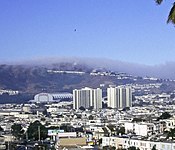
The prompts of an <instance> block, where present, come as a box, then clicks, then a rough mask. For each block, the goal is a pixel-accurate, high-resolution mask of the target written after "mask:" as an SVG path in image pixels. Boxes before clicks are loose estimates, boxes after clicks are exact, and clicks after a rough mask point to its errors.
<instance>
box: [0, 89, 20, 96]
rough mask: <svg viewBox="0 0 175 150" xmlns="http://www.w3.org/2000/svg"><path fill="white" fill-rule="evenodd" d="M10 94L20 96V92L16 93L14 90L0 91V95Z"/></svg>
mask: <svg viewBox="0 0 175 150" xmlns="http://www.w3.org/2000/svg"><path fill="white" fill-rule="evenodd" d="M5 93H7V94H9V95H18V94H19V91H14V90H2V89H0V95H2V94H5Z"/></svg>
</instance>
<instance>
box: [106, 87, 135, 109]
mask: <svg viewBox="0 0 175 150" xmlns="http://www.w3.org/2000/svg"><path fill="white" fill-rule="evenodd" d="M107 99H108V107H111V108H117V109H122V108H125V107H131V106H132V92H131V88H130V87H128V86H119V87H115V86H110V87H109V88H108V89H107Z"/></svg>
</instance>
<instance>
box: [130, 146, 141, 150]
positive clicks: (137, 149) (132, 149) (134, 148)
mask: <svg viewBox="0 0 175 150" xmlns="http://www.w3.org/2000/svg"><path fill="white" fill-rule="evenodd" d="M128 150H140V149H139V148H136V147H135V146H131V147H129V148H128Z"/></svg>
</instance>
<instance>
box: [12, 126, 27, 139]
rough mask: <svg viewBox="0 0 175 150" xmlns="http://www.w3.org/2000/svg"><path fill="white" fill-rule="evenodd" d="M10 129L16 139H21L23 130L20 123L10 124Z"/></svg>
mask: <svg viewBox="0 0 175 150" xmlns="http://www.w3.org/2000/svg"><path fill="white" fill-rule="evenodd" d="M11 129H12V135H13V136H15V137H16V138H17V139H21V138H22V137H23V135H24V130H23V128H22V126H21V124H16V123H15V124H13V125H12V126H11Z"/></svg>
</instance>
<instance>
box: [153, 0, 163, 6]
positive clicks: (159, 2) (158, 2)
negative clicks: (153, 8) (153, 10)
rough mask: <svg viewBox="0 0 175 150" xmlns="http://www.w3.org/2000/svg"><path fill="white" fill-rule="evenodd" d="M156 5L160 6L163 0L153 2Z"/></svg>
mask: <svg viewBox="0 0 175 150" xmlns="http://www.w3.org/2000/svg"><path fill="white" fill-rule="evenodd" d="M155 1H156V3H157V4H159V5H160V4H161V3H162V2H163V0H155Z"/></svg>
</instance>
